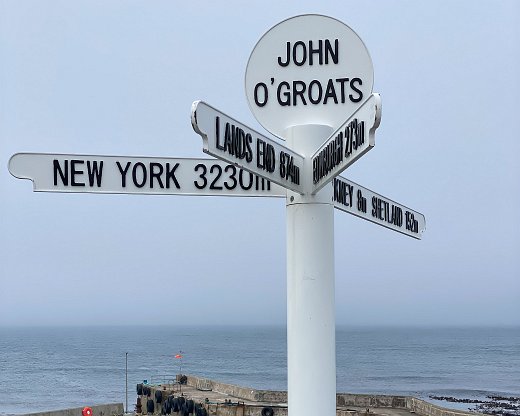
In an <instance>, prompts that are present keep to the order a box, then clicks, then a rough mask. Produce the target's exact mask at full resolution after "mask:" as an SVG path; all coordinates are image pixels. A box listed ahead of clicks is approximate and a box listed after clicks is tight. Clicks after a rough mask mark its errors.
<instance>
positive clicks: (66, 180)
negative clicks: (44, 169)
mask: <svg viewBox="0 0 520 416" xmlns="http://www.w3.org/2000/svg"><path fill="white" fill-rule="evenodd" d="M64 162H65V166H64V170H65V172H63V171H62V170H61V166H60V162H59V161H58V159H54V160H53V163H52V165H53V172H54V186H58V174H59V175H60V178H61V181H62V182H63V185H65V186H69V161H68V160H64Z"/></svg>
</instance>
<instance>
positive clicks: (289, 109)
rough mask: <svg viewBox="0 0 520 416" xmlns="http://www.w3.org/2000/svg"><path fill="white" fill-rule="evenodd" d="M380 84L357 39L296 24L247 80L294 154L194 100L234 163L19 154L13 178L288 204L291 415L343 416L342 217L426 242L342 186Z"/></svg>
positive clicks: (332, 23)
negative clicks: (337, 261)
mask: <svg viewBox="0 0 520 416" xmlns="http://www.w3.org/2000/svg"><path fill="white" fill-rule="evenodd" d="M373 78H374V76H373V68H372V61H371V59H370V55H369V54H368V51H367V49H366V47H365V45H364V44H363V42H362V40H361V39H360V38H359V37H358V36H357V34H356V33H355V32H354V31H353V30H352V29H351V28H349V27H348V26H346V25H345V24H344V23H342V22H340V21H338V20H336V19H333V18H330V17H326V16H321V15H303V16H296V17H293V18H290V19H287V20H285V21H283V22H281V23H279V24H277V25H276V26H274V27H273V28H271V29H270V30H269V31H268V32H267V33H266V34H265V35H264V36H263V37H262V38H261V39H260V41H259V42H258V43H257V45H256V46H255V48H254V49H253V51H252V53H251V56H250V58H249V61H248V64H247V70H246V75H245V88H246V96H247V99H248V103H249V106H250V108H251V110H252V112H253V114H254V115H255V117H256V118H257V120H258V121H259V122H260V124H261V125H262V126H263V127H264V128H265V129H266V130H268V131H269V132H271V133H272V134H274V135H275V136H277V137H279V138H283V139H285V140H286V144H285V145H282V144H280V143H279V142H278V141H277V140H275V139H271V138H269V137H266V136H264V135H262V134H260V133H258V132H256V131H254V130H252V129H251V128H249V127H247V126H245V125H243V124H242V123H240V122H238V121H236V120H235V119H233V118H231V117H229V116H227V115H226V114H224V113H222V112H220V111H218V110H216V109H215V108H213V107H211V106H210V105H208V104H206V103H204V102H202V101H196V102H194V103H193V106H192V114H191V120H192V126H193V129H194V130H195V132H197V133H198V134H199V135H200V136H201V137H202V139H203V150H204V152H206V153H208V154H210V155H212V156H215V157H217V158H219V159H221V160H223V161H224V162H221V161H218V160H209V159H180V158H145V157H117V156H92V155H90V156H87V155H83V156H81V155H53V154H30V153H20V154H16V155H14V156H13V157H12V158H11V160H10V161H9V170H10V172H11V173H12V174H13V175H14V176H16V177H18V178H24V179H31V180H32V181H33V182H34V190H35V191H49V192H100V193H136V194H171V195H224V196H274V197H286V210H287V355H288V358H287V362H288V408H289V415H290V416H316V415H319V416H333V415H335V414H336V361H335V357H336V353H335V348H336V347H335V305H334V280H335V276H334V208H337V209H339V210H342V211H344V212H347V213H350V214H353V215H356V216H358V217H360V218H363V219H365V220H368V221H370V222H373V223H375V224H379V225H382V226H384V227H387V228H389V229H392V230H394V231H397V232H400V233H403V234H405V235H408V236H410V237H413V238H416V239H420V238H421V236H422V233H423V232H424V229H425V219H424V216H423V215H422V214H420V213H418V212H415V211H413V210H411V209H409V208H407V207H405V206H403V205H400V204H397V203H395V202H394V201H392V200H390V199H388V198H386V197H383V196H381V195H379V194H377V193H375V192H372V191H370V190H369V189H366V188H364V187H362V186H360V185H358V184H356V183H354V182H352V181H349V180H348V179H345V178H342V177H340V176H338V175H339V174H340V173H341V172H342V171H343V170H345V169H346V168H347V167H348V166H350V165H351V164H352V163H354V162H355V161H356V160H358V159H359V158H360V157H361V156H362V155H364V154H365V153H366V152H367V151H368V150H370V149H371V148H372V147H374V145H375V140H374V136H375V130H376V129H377V128H378V126H379V124H380V120H381V99H380V97H379V95H378V94H375V93H373V92H372V86H373V81H374V79H373ZM225 162H227V163H225ZM310 398H314V399H313V400H310ZM316 398H318V399H317V400H316Z"/></svg>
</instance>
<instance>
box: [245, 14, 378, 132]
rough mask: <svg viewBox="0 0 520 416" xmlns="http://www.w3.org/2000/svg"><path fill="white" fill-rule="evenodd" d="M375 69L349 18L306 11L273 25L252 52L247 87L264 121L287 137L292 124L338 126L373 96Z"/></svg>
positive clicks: (252, 104) (250, 100) (252, 105)
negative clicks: (349, 24) (346, 20)
mask: <svg viewBox="0 0 520 416" xmlns="http://www.w3.org/2000/svg"><path fill="white" fill-rule="evenodd" d="M373 84H374V69H373V66H372V60H371V59H370V55H369V53H368V50H367V48H366V47H365V44H364V43H363V41H362V40H361V39H360V38H359V36H358V35H357V34H356V33H355V32H354V31H353V30H352V29H351V28H350V27H348V26H347V25H346V24H344V23H342V22H340V21H339V20H336V19H333V18H331V17H327V16H322V15H315V14H308V15H302V16H295V17H291V18H290V19H287V20H284V21H283V22H280V23H278V24H277V25H276V26H274V27H272V28H271V29H270V30H269V31H268V32H267V33H266V34H265V35H264V36H262V38H261V39H260V40H259V41H258V43H257V44H256V46H255V47H254V49H253V52H251V56H250V57H249V61H248V63H247V68H246V76H245V87H246V95H247V101H248V104H249V107H250V108H251V111H252V112H253V115H254V116H255V117H256V119H257V120H258V121H259V122H260V124H261V125H262V126H263V127H264V128H265V129H266V130H268V131H269V132H271V133H272V134H274V135H276V136H279V137H284V131H285V130H286V129H287V128H288V127H291V126H297V125H305V124H322V125H328V126H330V127H332V128H333V129H336V128H338V127H339V126H340V125H341V124H342V123H343V122H345V121H346V120H347V119H348V118H349V116H351V115H352V114H353V113H354V112H355V111H356V110H357V109H358V108H359V107H360V106H361V104H363V102H364V101H365V100H366V99H368V98H369V97H370V94H371V93H372V88H373Z"/></svg>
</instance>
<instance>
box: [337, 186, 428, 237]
mask: <svg viewBox="0 0 520 416" xmlns="http://www.w3.org/2000/svg"><path fill="white" fill-rule="evenodd" d="M332 186H333V187H334V190H333V196H332V202H333V203H334V208H337V209H339V210H341V211H344V212H347V213H349V214H352V215H355V216H357V217H359V218H363V219H364V220H367V221H370V222H373V223H375V224H379V225H382V226H383V227H386V228H389V229H391V230H394V231H397V232H400V233H402V234H405V235H407V236H409V237H413V238H416V239H421V238H422V234H423V233H424V230H425V229H426V219H425V218H424V215H423V214H421V213H419V212H416V211H414V210H412V209H410V208H408V207H405V206H404V205H401V204H398V203H396V202H394V201H392V200H391V199H390V198H387V197H385V196H382V195H379V194H377V193H375V192H373V191H371V190H370V189H367V188H364V187H363V186H361V185H358V184H357V183H355V182H353V181H351V180H349V179H346V178H343V177H341V176H338V177H336V178H334V180H333V181H332Z"/></svg>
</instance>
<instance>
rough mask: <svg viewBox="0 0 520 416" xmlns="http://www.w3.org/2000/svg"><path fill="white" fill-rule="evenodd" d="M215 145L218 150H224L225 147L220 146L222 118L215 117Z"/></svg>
mask: <svg viewBox="0 0 520 416" xmlns="http://www.w3.org/2000/svg"><path fill="white" fill-rule="evenodd" d="M226 128H227V125H226ZM215 145H216V147H217V149H220V150H224V146H222V145H221V144H220V117H219V116H217V117H215Z"/></svg>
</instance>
